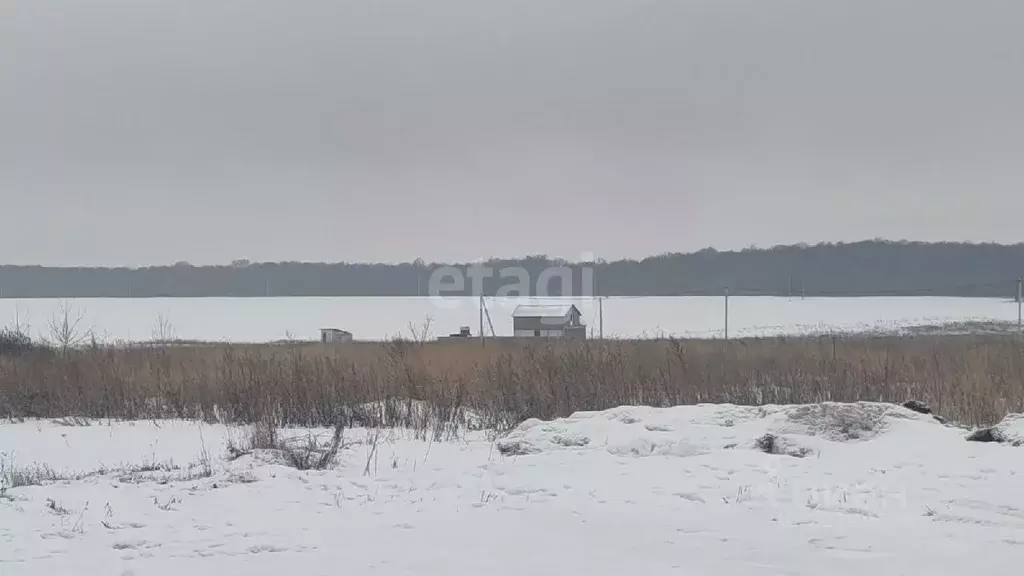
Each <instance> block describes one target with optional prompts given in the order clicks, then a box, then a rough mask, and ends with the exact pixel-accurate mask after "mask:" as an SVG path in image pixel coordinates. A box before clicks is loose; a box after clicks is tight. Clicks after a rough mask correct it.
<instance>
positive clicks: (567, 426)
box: [496, 402, 1024, 457]
mask: <svg viewBox="0 0 1024 576" xmlns="http://www.w3.org/2000/svg"><path fill="white" fill-rule="evenodd" d="M902 422H907V423H921V424H927V425H930V426H939V424H938V422H937V421H935V419H934V418H932V417H931V416H929V415H925V414H919V413H917V412H914V411H912V410H909V409H907V408H904V407H902V406H897V405H895V404H883V403H874V402H856V403H850V404H844V403H839V402H822V403H820V404H803V405H792V406H735V405H731V404H715V405H710V404H701V405H696V406H676V407H672V408H646V407H632V406H624V407H619V408H613V409H610V410H605V411H601V412H577V413H575V414H573V415H572V416H569V417H568V418H560V419H557V420H552V421H550V422H545V421H541V420H537V419H531V420H527V421H525V422H523V423H522V424H521V425H519V426H518V427H517V428H515V429H514V430H513V431H512V432H510V433H509V434H508V435H507V436H505V437H504V438H502V439H500V440H498V441H497V443H496V445H497V448H498V450H499V451H500V452H501V453H502V454H504V455H506V456H513V455H514V456H522V455H530V454H542V453H547V452H556V451H565V450H596V449H599V450H605V451H607V452H609V453H610V454H613V455H616V456H631V457H645V456H676V457H691V456H700V455H704V454H708V453H710V452H712V451H714V450H721V449H729V448H735V447H740V446H741V447H744V448H747V449H752V450H759V451H762V452H765V453H767V454H776V455H789V456H798V457H803V456H806V455H808V454H811V453H813V452H815V451H816V450H815V449H814V448H813V447H814V446H818V445H819V443H820V442H821V441H827V442H855V441H864V440H870V439H872V438H875V437H877V436H880V435H883V434H885V433H887V432H889V431H890V430H892V429H893V428H894V427H896V426H898V425H899V423H902ZM1022 438H1024V426H1022Z"/></svg>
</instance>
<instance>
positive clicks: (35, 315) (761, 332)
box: [0, 297, 1017, 342]
mask: <svg viewBox="0 0 1024 576" xmlns="http://www.w3.org/2000/svg"><path fill="white" fill-rule="evenodd" d="M565 301H566V300H559V299H542V300H531V299H522V298H488V299H487V300H486V303H487V308H488V313H489V315H490V318H491V320H492V322H493V324H494V330H495V333H496V334H497V335H499V336H500V335H511V334H512V311H513V310H515V308H516V306H518V305H519V304H527V303H552V302H565ZM567 301H569V302H572V303H573V304H575V305H576V306H577V307H578V308H579V309H580V311H581V312H582V313H583V321H584V323H586V324H587V325H588V331H589V332H591V333H592V334H593V335H596V330H597V328H598V324H599V319H598V305H597V302H596V301H595V300H593V299H571V300H567ZM603 307H604V333H605V336H607V337H613V338H650V337H660V336H668V335H671V336H679V337H692V338H720V337H722V336H723V335H724V334H723V333H724V324H725V300H724V298H720V297H679V298H675V297H666V298H608V299H606V300H605V301H604V304H603ZM65 308H66V309H67V310H68V311H69V312H70V318H71V319H72V320H78V319H79V318H80V322H79V323H78V325H77V327H78V328H79V329H80V330H82V331H86V330H89V331H91V332H92V333H93V334H94V335H95V336H96V338H97V339H98V340H100V341H116V340H127V341H144V340H151V339H154V338H161V339H165V338H180V339H184V340H206V341H217V342H219V341H230V342H269V341H274V340H281V339H285V338H287V337H289V336H290V337H294V338H298V339H304V340H315V339H319V337H320V333H319V330H320V328H340V329H343V330H348V331H350V332H352V334H353V335H354V336H355V338H356V339H357V340H383V339H387V338H392V337H395V336H398V335H404V336H410V329H411V328H412V329H415V330H416V331H417V332H419V331H420V330H422V328H423V327H424V326H426V325H427V324H428V323H429V328H430V332H431V333H432V334H430V335H432V336H444V335H448V334H452V333H455V332H458V331H459V327H460V326H463V325H465V326H470V327H472V329H473V333H474V334H478V333H479V332H478V326H479V317H480V306H479V302H478V301H477V300H476V299H474V298H135V299H128V298H123V299H80V300H69V301H66V302H63V301H57V300H11V299H6V300H5V299H0V327H5V326H6V327H10V326H14V325H15V324H19V325H21V326H23V327H27V331H28V332H29V334H30V335H31V336H33V337H43V338H45V337H47V336H48V335H49V334H48V326H50V324H51V323H52V321H53V319H54V316H55V315H59V314H61V312H62V309H65ZM951 323H956V324H959V326H956V327H954V331H965V329H966V331H975V329H976V328H977V327H976V326H975V327H972V326H968V325H967V324H968V323H979V324H983V325H984V324H987V325H989V326H988V327H989V328H996V329H999V328H1000V326H1001V325H1003V324H1005V323H1009V324H1011V325H1012V327H1013V328H1016V323H1017V305H1016V304H1015V303H1014V302H1013V301H1012V300H1011V299H998V298H931V297H927V298H924V297H922V298H918V297H894V298H807V299H806V300H802V299H800V298H793V299H789V298H772V297H732V298H730V299H729V335H730V336H732V337H751V336H774V335H790V334H808V333H811V334H815V333H823V332H824V333H827V332H832V331H835V332H866V331H869V332H892V331H898V330H901V329H904V328H907V327H916V326H931V327H943V326H945V325H948V324H951ZM983 327H984V326H983ZM1002 328H1003V329H1005V326H1002ZM932 331H937V332H943V331H947V329H946V328H935V329H933V330H932Z"/></svg>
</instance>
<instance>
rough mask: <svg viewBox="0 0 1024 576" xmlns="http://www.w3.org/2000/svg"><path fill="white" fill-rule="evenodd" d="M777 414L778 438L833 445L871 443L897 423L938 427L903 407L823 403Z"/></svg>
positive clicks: (785, 409) (804, 405)
mask: <svg viewBox="0 0 1024 576" xmlns="http://www.w3.org/2000/svg"><path fill="white" fill-rule="evenodd" d="M772 411H773V412H775V411H777V412H776V414H777V417H776V424H775V425H774V426H773V427H772V428H773V431H774V432H776V433H778V434H796V435H800V436H814V437H821V438H824V439H826V440H830V441H832V442H850V441H854V440H868V439H871V438H874V437H875V436H878V435H880V434H884V433H885V432H887V431H888V430H890V429H891V427H892V425H893V423H894V422H895V421H900V420H918V421H928V422H932V423H936V424H937V422H935V420H934V418H931V417H930V416H925V415H922V414H920V413H917V412H914V411H912V410H910V409H908V408H904V407H902V406H896V405H894V404H883V403H877V402H855V403H850V404H845V403H840V402H822V403H820V404H802V405H797V406H785V407H781V408H776V409H774V410H772Z"/></svg>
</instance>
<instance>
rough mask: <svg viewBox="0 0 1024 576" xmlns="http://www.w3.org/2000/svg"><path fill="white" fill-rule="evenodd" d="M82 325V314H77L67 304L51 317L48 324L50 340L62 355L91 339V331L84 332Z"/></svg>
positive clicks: (64, 303)
mask: <svg viewBox="0 0 1024 576" xmlns="http://www.w3.org/2000/svg"><path fill="white" fill-rule="evenodd" d="M81 324H82V313H81V312H77V313H76V312H75V311H74V309H73V308H72V307H71V305H70V304H68V303H67V302H61V304H60V307H59V308H58V309H57V311H55V312H54V313H53V315H52V316H51V317H50V321H49V323H48V327H49V329H50V338H51V339H52V340H53V342H54V344H55V345H56V346H57V347H59V348H60V351H61V352H62V353H63V352H67V351H68V349H69V348H74V347H76V346H78V345H80V344H82V343H83V342H85V341H86V340H87V339H88V338H89V335H90V331H88V330H83V329H82V328H81Z"/></svg>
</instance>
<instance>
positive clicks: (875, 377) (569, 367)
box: [0, 336, 1024, 436]
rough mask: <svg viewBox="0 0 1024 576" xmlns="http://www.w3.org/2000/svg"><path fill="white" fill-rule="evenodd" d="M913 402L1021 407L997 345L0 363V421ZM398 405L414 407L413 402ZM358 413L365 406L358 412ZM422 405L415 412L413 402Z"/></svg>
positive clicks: (426, 418)
mask: <svg viewBox="0 0 1024 576" xmlns="http://www.w3.org/2000/svg"><path fill="white" fill-rule="evenodd" d="M909 398H917V399H920V400H923V401H925V402H927V403H929V404H931V405H932V407H933V408H934V409H935V410H936V412H937V413H939V414H942V415H945V416H947V417H949V418H951V419H954V420H957V421H960V422H963V423H967V424H989V423H993V422H996V421H998V420H999V419H1000V418H1001V417H1002V416H1003V415H1005V414H1006V413H1007V412H1009V411H1021V410H1022V409H1024V342H1022V341H1021V340H1020V339H1018V338H1015V337H1012V336H919V337H904V338H899V337H840V338H833V337H822V338H766V339H753V340H742V341H737V340H734V341H728V342H726V341H699V340H693V341H690V340H682V341H676V340H644V341H604V342H596V341H591V342H551V343H529V344H527V343H523V342H518V341H516V342H498V341H495V342H493V343H492V344H490V345H488V346H487V347H481V346H480V343H479V342H478V341H475V340H473V341H470V342H466V343H464V344H463V343H419V342H409V341H392V342H385V343H353V344H342V345H326V346H325V345H320V344H279V345H244V346H243V345H196V346H163V345H133V346H127V347H116V348H114V347H95V346H94V347H86V348H79V349H72V350H68V351H66V352H60V353H55V352H53V351H52V350H47V349H35V350H32V351H29V352H24V351H22V352H20V353H19V354H16V355H0V416H5V417H10V418H26V417H43V418H59V417H67V416H77V417H100V418H120V419H148V418H165V417H174V418H202V419H206V420H219V421H224V422H250V423H251V422H266V421H273V422H277V423H280V424H281V425H282V426H287V425H303V426H332V427H333V426H342V427H350V426H374V425H383V424H385V423H391V424H394V423H402V424H406V425H410V426H412V427H414V428H417V429H422V430H432V431H433V432H434V434H435V435H437V436H440V435H444V434H448V433H451V432H452V431H453V430H454V429H455V428H456V427H457V425H458V424H459V422H460V419H464V418H465V417H466V415H467V414H466V412H467V409H472V411H473V413H474V414H477V415H479V417H480V418H482V422H481V424H482V425H484V426H487V427H497V428H499V429H500V428H508V427H510V426H513V425H514V424H516V423H518V422H520V421H521V420H523V419H525V418H528V417H537V418H544V419H546V418H552V417H557V416H564V415H568V414H570V413H572V412H574V411H579V410H598V409H604V408H609V407H614V406H618V405H653V406H668V405H677V404H693V403H700V402H732V403H737V404H769V403H775V404H784V403H785V404H788V403H807V402H819V401H825V400H833V401H855V400H875V401H892V402H903V401H905V400H907V399H909ZM413 401H422V402H416V404H415V405H416V406H418V407H420V408H419V409H413V408H414V406H413V404H412V402H413ZM368 407H369V408H368ZM422 407H428V408H422Z"/></svg>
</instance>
